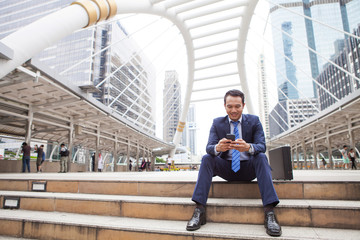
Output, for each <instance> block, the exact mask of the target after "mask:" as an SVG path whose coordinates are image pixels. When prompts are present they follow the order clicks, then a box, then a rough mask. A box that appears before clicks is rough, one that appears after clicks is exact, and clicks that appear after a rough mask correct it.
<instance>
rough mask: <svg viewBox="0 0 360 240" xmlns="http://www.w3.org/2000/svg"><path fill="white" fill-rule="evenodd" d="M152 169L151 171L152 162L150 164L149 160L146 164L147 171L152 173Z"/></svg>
mask: <svg viewBox="0 0 360 240" xmlns="http://www.w3.org/2000/svg"><path fill="white" fill-rule="evenodd" d="M150 169H151V162H150V160H149V159H148V160H147V162H146V171H149V172H150Z"/></svg>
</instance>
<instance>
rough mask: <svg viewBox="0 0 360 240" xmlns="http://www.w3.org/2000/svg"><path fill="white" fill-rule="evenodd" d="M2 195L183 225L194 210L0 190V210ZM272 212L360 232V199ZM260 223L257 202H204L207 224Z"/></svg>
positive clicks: (290, 220) (154, 201) (61, 208)
mask: <svg viewBox="0 0 360 240" xmlns="http://www.w3.org/2000/svg"><path fill="white" fill-rule="evenodd" d="M5 197H19V198H20V209H22V210H32V211H47V212H52V211H57V212H67V213H79V214H91V215H107V216H118V217H130V218H143V219H159V220H161V219H164V220H183V221H187V220H189V219H190V218H191V216H192V213H193V210H194V203H193V202H192V201H191V199H190V198H180V197H154V196H129V195H105V194H99V195H96V194H80V193H49V192H17V191H0V207H1V208H3V206H2V205H3V202H4V198H5ZM276 214H277V218H278V220H279V222H280V223H281V225H284V226H285V225H286V226H303V227H328V228H342V229H360V225H359V224H358V223H359V222H360V201H344V200H342V201H340V200H311V199H308V200H304V199H301V200H298V199H282V200H281V202H280V204H279V205H278V207H277V208H276ZM263 219H264V213H263V207H262V202H261V200H260V199H228V198H209V201H208V205H207V220H208V221H209V222H218V223H241V224H262V223H263Z"/></svg>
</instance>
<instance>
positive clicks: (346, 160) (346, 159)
mask: <svg viewBox="0 0 360 240" xmlns="http://www.w3.org/2000/svg"><path fill="white" fill-rule="evenodd" d="M340 152H341V155H342V157H343V161H344V165H343V167H344V169H349V163H350V161H349V155H348V152H347V146H346V145H344V146H343V149H341V150H340Z"/></svg>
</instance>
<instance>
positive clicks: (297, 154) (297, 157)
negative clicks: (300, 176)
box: [295, 146, 300, 169]
mask: <svg viewBox="0 0 360 240" xmlns="http://www.w3.org/2000/svg"><path fill="white" fill-rule="evenodd" d="M295 151H296V162H297V166H298V169H300V156H299V148H298V146H296V148H295Z"/></svg>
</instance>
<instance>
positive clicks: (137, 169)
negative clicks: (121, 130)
mask: <svg viewBox="0 0 360 240" xmlns="http://www.w3.org/2000/svg"><path fill="white" fill-rule="evenodd" d="M139 156H140V146H139V142H137V146H136V165H135V171H139Z"/></svg>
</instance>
